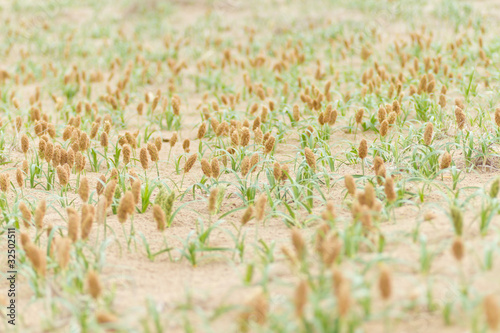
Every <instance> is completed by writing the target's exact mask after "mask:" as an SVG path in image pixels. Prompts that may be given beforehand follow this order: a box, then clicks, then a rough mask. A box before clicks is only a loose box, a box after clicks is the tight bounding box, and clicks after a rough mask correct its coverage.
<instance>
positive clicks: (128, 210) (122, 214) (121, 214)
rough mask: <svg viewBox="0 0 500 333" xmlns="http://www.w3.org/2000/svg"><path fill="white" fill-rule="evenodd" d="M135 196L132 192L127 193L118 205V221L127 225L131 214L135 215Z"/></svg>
mask: <svg viewBox="0 0 500 333" xmlns="http://www.w3.org/2000/svg"><path fill="white" fill-rule="evenodd" d="M134 206H135V205H134V195H133V194H132V192H131V191H127V192H125V194H124V195H123V197H122V198H121V200H120V204H119V205H118V213H117V216H118V221H119V222H120V223H125V222H126V221H127V218H128V216H129V215H130V214H133V213H134Z"/></svg>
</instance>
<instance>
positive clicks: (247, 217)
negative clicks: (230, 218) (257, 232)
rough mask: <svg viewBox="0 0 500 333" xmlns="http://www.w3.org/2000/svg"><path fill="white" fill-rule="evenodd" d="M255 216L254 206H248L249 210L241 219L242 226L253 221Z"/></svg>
mask: <svg viewBox="0 0 500 333" xmlns="http://www.w3.org/2000/svg"><path fill="white" fill-rule="evenodd" d="M252 216H253V206H248V207H247V209H246V210H245V213H244V214H243V216H242V217H241V224H242V225H245V224H247V223H248V221H250V220H251V219H252Z"/></svg>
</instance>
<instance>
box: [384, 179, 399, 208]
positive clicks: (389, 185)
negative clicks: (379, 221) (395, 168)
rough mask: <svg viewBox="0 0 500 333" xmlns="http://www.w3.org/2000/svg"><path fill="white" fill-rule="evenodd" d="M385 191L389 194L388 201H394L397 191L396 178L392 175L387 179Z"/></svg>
mask: <svg viewBox="0 0 500 333" xmlns="http://www.w3.org/2000/svg"><path fill="white" fill-rule="evenodd" d="M384 192H385V195H386V196H387V201H389V202H393V201H395V200H396V198H397V196H396V191H395V190H394V180H393V179H392V177H387V178H386V179H385V185H384Z"/></svg>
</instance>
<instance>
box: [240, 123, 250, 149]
mask: <svg viewBox="0 0 500 333" xmlns="http://www.w3.org/2000/svg"><path fill="white" fill-rule="evenodd" d="M249 143H250V130H249V129H248V128H246V127H244V128H243V130H242V131H241V140H240V145H241V146H243V147H246V146H248V144H249Z"/></svg>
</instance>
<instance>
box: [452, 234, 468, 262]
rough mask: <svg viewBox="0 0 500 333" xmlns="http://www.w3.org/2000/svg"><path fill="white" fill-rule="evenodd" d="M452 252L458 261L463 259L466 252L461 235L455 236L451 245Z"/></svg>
mask: <svg viewBox="0 0 500 333" xmlns="http://www.w3.org/2000/svg"><path fill="white" fill-rule="evenodd" d="M451 252H452V253H453V257H454V258H455V260H456V261H462V259H463V257H464V254H465V249H464V243H463V241H462V238H461V237H456V238H455V240H454V241H453V244H452V246H451Z"/></svg>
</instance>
